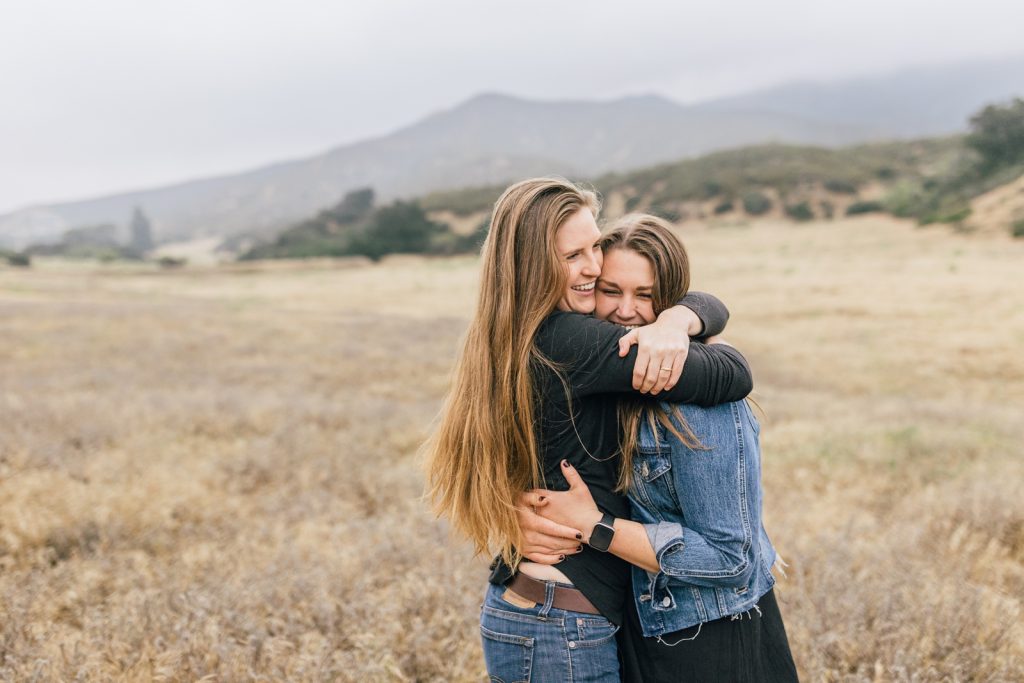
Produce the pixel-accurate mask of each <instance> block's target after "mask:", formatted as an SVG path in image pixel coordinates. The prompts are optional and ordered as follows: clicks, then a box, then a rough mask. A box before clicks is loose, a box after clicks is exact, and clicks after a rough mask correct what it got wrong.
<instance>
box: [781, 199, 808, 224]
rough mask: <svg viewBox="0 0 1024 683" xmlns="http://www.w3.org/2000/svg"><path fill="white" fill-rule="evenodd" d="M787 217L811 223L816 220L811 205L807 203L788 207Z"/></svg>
mask: <svg viewBox="0 0 1024 683" xmlns="http://www.w3.org/2000/svg"><path fill="white" fill-rule="evenodd" d="M786 215H787V216H789V217H790V218H792V219H793V220H797V221H809V220H813V219H814V212H813V211H811V205H810V204H808V203H807V202H800V203H799V204H790V205H788V206H787V207H786Z"/></svg>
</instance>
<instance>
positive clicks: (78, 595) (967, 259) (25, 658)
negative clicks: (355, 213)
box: [0, 218, 1024, 681]
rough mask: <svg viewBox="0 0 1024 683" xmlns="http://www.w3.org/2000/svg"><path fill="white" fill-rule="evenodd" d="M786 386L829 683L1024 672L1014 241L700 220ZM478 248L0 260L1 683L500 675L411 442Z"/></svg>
mask: <svg viewBox="0 0 1024 683" xmlns="http://www.w3.org/2000/svg"><path fill="white" fill-rule="evenodd" d="M684 236H685V238H686V240H687V243H688V246H689V248H690V251H691V256H692V259H693V261H694V264H695V273H696V276H695V282H696V284H697V285H698V286H699V287H700V288H702V289H705V290H708V291H712V292H714V293H716V294H718V295H719V296H721V297H722V298H723V299H724V300H725V301H726V302H727V304H728V305H729V306H730V308H731V310H732V312H733V319H732V321H731V322H730V327H729V331H728V334H727V337H728V338H729V339H730V340H731V341H732V342H734V343H736V344H737V345H738V346H740V347H741V348H742V349H743V350H744V351H745V352H746V353H747V355H748V357H749V358H750V359H751V361H752V363H753V366H754V369H755V376H756V380H757V391H756V394H755V396H756V398H757V399H758V402H759V403H760V404H761V405H762V406H763V407H764V408H765V409H766V412H767V416H766V417H765V418H764V419H763V423H764V432H763V439H764V452H765V462H764V479H765V487H766V490H767V493H766V498H767V501H766V506H767V511H766V515H767V525H768V530H769V533H770V534H771V535H772V537H773V539H774V540H775V542H776V544H777V545H778V547H779V549H780V551H781V552H782V554H783V555H784V556H785V557H786V559H787V560H788V561H789V563H790V572H789V578H788V580H783V581H782V582H781V584H780V587H779V589H778V593H779V597H780V602H781V604H782V608H783V613H784V616H785V618H786V622H787V627H788V629H789V634H790V638H791V642H792V645H793V649H794V654H795V656H796V659H797V662H798V665H799V667H800V669H801V672H802V675H803V677H804V680H808V681H1016V680H1022V679H1024V633H1022V627H1021V623H1020V615H1021V596H1022V595H1024V499H1022V496H1021V493H1020V492H1021V484H1022V482H1024V457H1022V456H1024V446H1022V444H1024V420H1022V419H1021V413H1022V408H1024V358H1022V357H1021V353H1020V349H1021V348H1022V347H1024V277H1022V276H1021V274H1022V272H1024V244H1020V243H1013V242H1010V241H1009V240H1006V239H999V238H984V239H982V238H965V237H956V236H951V235H948V234H945V233H942V232H939V231H935V230H915V229H913V228H911V227H908V226H907V225H905V224H901V223H895V222H892V221H889V220H882V219H877V218H867V219H863V220H857V221H841V222H840V221H837V222H835V223H827V224H813V225H807V226H800V227H794V226H792V225H776V224H770V223H762V224H759V225H756V226H753V227H749V228H742V227H740V228H718V229H707V230H700V231H691V232H687V233H685V234H684ZM474 288H475V262H474V261H473V260H472V259H466V258H462V259H448V260H431V261H423V260H418V259H394V260H391V261H387V262H385V263H384V264H383V265H380V266H359V265H358V264H348V265H347V266H345V267H330V266H329V265H325V264H317V265H316V266H315V267H310V268H305V267H292V266H284V267H282V266H278V267H273V268H249V267H247V268H245V269H230V268H220V269H216V268H213V269H208V270H195V271H184V272H173V273H158V272H153V271H147V270H140V269H116V268H82V267H63V266H61V267H59V266H57V265H47V264H44V265H43V267H40V268H37V269H34V270H31V271H20V270H0V316H2V317H0V320H2V338H0V418H2V425H3V429H2V431H0V680H5V681H6V680H11V681H22V680H39V681H49V680H83V681H108V680H121V681H148V680H159V681H193V680H200V679H204V680H209V681H213V680H220V681H236V680H242V681H244V680H252V681H272V680H300V681H305V680H308V681H313V680H357V681H462V680H467V681H471V680H479V679H481V678H482V677H483V670H482V661H481V657H480V653H479V645H478V636H477V627H476V618H477V608H478V605H479V600H480V596H481V594H482V590H483V583H484V577H485V574H486V570H485V567H484V564H485V563H484V562H483V561H482V560H479V559H478V560H473V559H472V558H471V557H470V554H469V552H468V550H467V548H466V546H465V545H464V544H462V543H460V542H459V541H458V540H457V539H451V538H449V536H448V533H447V530H446V526H445V525H444V524H443V523H441V522H436V521H434V520H433V519H432V518H431V517H430V515H429V514H428V513H427V512H426V510H425V509H424V506H423V504H422V503H421V502H420V500H419V495H420V492H421V487H422V475H421V473H420V470H419V467H418V463H417V460H416V455H415V452H416V449H417V446H418V444H419V442H420V441H421V439H422V438H423V436H424V435H425V433H426V430H427V429H428V425H429V422H430V420H431V418H432V416H433V415H434V413H435V412H436V410H437V408H438V406H439V402H440V399H441V396H442V395H443V392H444V389H445V384H446V378H447V374H448V372H449V370H450V367H451V362H452V359H453V358H454V354H455V352H456V348H457V340H458V338H459V335H460V334H461V332H462V330H463V328H464V325H465V321H466V317H467V315H468V312H469V310H470V306H471V302H472V298H473V290H474Z"/></svg>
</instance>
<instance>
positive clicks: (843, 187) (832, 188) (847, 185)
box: [825, 179, 857, 194]
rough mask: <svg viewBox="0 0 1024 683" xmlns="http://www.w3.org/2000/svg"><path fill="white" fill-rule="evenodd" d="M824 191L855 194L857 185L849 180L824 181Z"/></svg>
mask: <svg viewBox="0 0 1024 683" xmlns="http://www.w3.org/2000/svg"><path fill="white" fill-rule="evenodd" d="M825 189H826V190H828V191H829V192H835V193H837V194H857V185H856V184H855V183H851V182H850V181H849V180H838V179H832V180H826V181H825Z"/></svg>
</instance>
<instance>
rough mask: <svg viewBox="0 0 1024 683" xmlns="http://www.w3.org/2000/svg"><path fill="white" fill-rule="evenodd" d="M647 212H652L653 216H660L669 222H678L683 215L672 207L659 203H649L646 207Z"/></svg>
mask: <svg viewBox="0 0 1024 683" xmlns="http://www.w3.org/2000/svg"><path fill="white" fill-rule="evenodd" d="M647 213H650V214H654V215H655V216H660V217H661V218H664V219H665V220H667V221H668V222H669V223H678V222H679V220H680V219H681V218H682V217H683V215H682V214H681V213H679V212H678V211H676V210H675V209H673V208H672V207H670V206H661V205H660V204H651V205H650V206H649V207H647Z"/></svg>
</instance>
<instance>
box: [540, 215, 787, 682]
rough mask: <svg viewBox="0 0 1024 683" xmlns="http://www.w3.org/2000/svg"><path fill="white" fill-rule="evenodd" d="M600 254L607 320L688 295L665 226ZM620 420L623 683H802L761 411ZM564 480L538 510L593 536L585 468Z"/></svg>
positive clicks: (646, 408) (608, 238)
mask: <svg viewBox="0 0 1024 683" xmlns="http://www.w3.org/2000/svg"><path fill="white" fill-rule="evenodd" d="M601 246H602V248H603V250H604V264H603V269H602V273H601V278H600V279H599V280H598V284H597V301H596V308H595V316H596V317H597V318H600V319H602V320H607V321H609V322H613V323H617V324H619V325H622V326H625V327H630V328H632V327H635V326H637V325H645V324H648V323H650V322H651V321H653V320H654V319H655V317H656V316H657V314H658V313H659V312H661V311H662V310H664V309H666V308H668V307H670V306H671V305H672V304H673V303H674V302H675V301H677V300H678V299H679V298H680V297H682V296H683V295H684V294H685V293H686V291H687V289H688V287H689V260H688V258H687V255H686V250H685V249H684V247H683V244H682V242H681V241H680V240H679V238H678V237H677V236H676V235H675V233H674V232H672V229H671V228H670V226H669V225H668V224H667V223H666V222H665V221H663V220H662V219H660V218H657V217H656V216H651V215H644V214H637V215H632V216H626V217H625V218H623V219H621V220H620V221H618V222H617V223H616V225H615V226H614V227H613V229H612V230H611V231H610V232H608V233H607V234H606V235H605V236H604V238H603V239H602V242H601ZM704 341H705V343H707V344H724V343H725V342H724V340H722V339H721V338H720V337H711V338H707V339H705V340H704ZM619 417H620V422H621V426H622V432H621V436H620V438H621V441H620V467H621V473H620V477H619V487H620V489H621V490H623V491H625V492H626V493H627V494H628V496H629V500H630V504H631V512H630V518H629V519H624V520H620V519H616V520H614V521H613V522H612V525H613V526H614V528H615V529H616V542H615V543H613V544H612V546H611V547H610V550H611V552H612V553H614V554H616V555H618V556H619V557H621V558H623V559H625V560H627V561H628V562H630V563H632V564H633V565H634V567H633V570H632V575H633V576H632V579H633V580H632V584H633V595H634V596H635V600H634V601H633V603H634V604H633V605H632V607H631V608H630V609H628V610H627V611H626V619H625V621H624V628H623V629H622V631H621V632H620V639H619V642H620V646H621V654H622V660H623V664H624V678H625V679H626V680H628V681H645V682H651V681H666V682H668V681H700V682H701V683H716V682H721V683H792V682H793V681H796V680H797V672H796V667H795V665H794V663H793V657H792V654H791V653H790V649H789V642H788V639H787V637H786V630H785V626H784V625H783V622H782V615H781V613H780V611H779V607H778V604H777V603H776V601H775V595H774V591H773V585H774V583H775V579H774V577H773V575H772V571H771V570H772V566H773V564H775V562H776V558H777V555H776V552H775V549H774V547H773V546H772V544H771V541H770V540H769V539H768V535H767V533H766V532H765V530H764V526H763V525H762V523H761V501H762V498H763V490H762V487H761V476H760V474H761V467H760V443H759V437H758V435H759V432H760V426H759V424H758V422H757V419H756V418H755V417H754V414H753V413H752V412H751V409H750V406H749V405H748V402H747V401H742V400H740V401H735V402H730V403H723V404H721V405H717V406H713V407H700V406H694V405H679V404H675V403H672V402H669V401H661V402H657V401H652V400H650V399H643V398H635V397H629V396H624V397H622V398H621V399H620V400H619ZM563 470H564V474H565V476H566V479H567V480H568V481H569V484H570V486H569V490H568V491H566V492H561V491H550V490H536V491H533V492H531V493H529V494H527V496H526V498H527V501H528V502H529V503H530V504H532V505H533V506H534V507H535V508H536V509H537V511H538V512H539V514H541V515H543V516H544V517H546V518H548V519H550V520H553V521H556V522H558V523H561V524H565V525H568V526H574V527H576V528H580V529H590V528H593V527H594V525H595V524H596V523H597V521H598V520H599V519H601V518H602V517H603V514H604V513H603V512H602V510H601V508H600V507H599V504H598V503H597V502H595V500H594V498H593V497H591V495H590V493H589V489H588V486H587V484H586V483H585V482H584V481H583V480H582V479H581V478H580V477H579V475H578V474H577V472H576V471H575V468H573V467H571V466H568V467H565V468H563ZM583 540H584V541H585V542H590V539H589V538H588V537H586V536H585V537H584V539H583Z"/></svg>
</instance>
